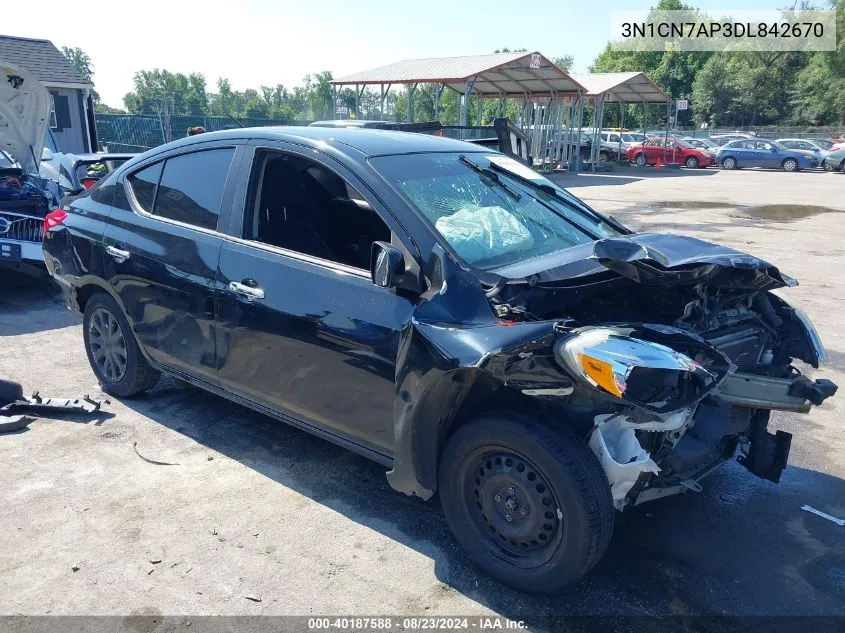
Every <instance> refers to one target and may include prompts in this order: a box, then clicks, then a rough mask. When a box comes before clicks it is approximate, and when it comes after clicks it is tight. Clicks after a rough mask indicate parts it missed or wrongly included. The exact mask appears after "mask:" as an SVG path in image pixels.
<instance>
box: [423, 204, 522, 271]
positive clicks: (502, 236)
mask: <svg viewBox="0 0 845 633" xmlns="http://www.w3.org/2000/svg"><path fill="white" fill-rule="evenodd" d="M434 226H435V227H436V228H437V230H438V231H439V232H440V234H441V235H442V236H443V237H444V238H445V239H446V241H447V242H449V244H450V245H451V247H452V248H454V249H455V251H456V252H457V253H458V255H460V256H461V257H462V258H463V259H464V260H466V261H467V262H469V263H473V262H477V261H481V260H485V259H489V258H491V257H495V256H497V255H502V254H504V253H509V252H513V251H520V250H524V249H529V248H531V246H532V245H533V242H534V240H533V238H532V237H531V233H530V232H529V231H528V229H527V228H525V225H524V224H522V223H521V222H520V221H519V220H517V219H516V218H515V217H514V216H513V215H511V214H510V213H508V212H507V211H506V210H505V209H503V208H502V207H476V208H474V209H461V210H460V211H457V212H455V213H453V214H452V215H444V216H442V217H440V218H438V220H437V222H435V224H434Z"/></svg>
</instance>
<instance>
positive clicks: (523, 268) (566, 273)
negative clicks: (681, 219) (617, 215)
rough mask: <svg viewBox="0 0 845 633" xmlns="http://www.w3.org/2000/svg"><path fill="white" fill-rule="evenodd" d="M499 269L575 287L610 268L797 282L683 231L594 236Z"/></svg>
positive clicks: (711, 279)
mask: <svg viewBox="0 0 845 633" xmlns="http://www.w3.org/2000/svg"><path fill="white" fill-rule="evenodd" d="M495 272H496V273H497V274H499V275H501V276H502V277H505V278H508V279H521V280H525V281H527V282H528V283H530V284H532V285H544V284H549V285H555V286H558V285H564V286H573V285H574V286H577V285H582V284H584V283H592V282H593V279H591V278H592V277H594V276H596V275H600V274H602V273H604V274H607V273H608V272H611V273H616V275H620V276H622V277H627V278H629V279H631V280H633V281H635V282H637V283H640V284H644V285H651V286H664V287H668V286H675V285H683V284H694V283H701V282H707V283H710V284H712V285H715V286H718V287H730V288H735V289H747V290H770V289H774V288H782V287H784V286H793V285H796V283H797V282H795V280H793V279H791V278H790V277H787V276H786V275H783V274H782V273H781V272H780V271H779V270H778V269H777V268H776V267H775V266H773V265H772V264H770V263H769V262H767V261H764V260H762V259H758V258H757V257H753V256H751V255H748V254H746V253H743V252H741V251H737V250H734V249H732V248H728V247H727V246H721V245H719V244H713V243H711V242H705V241H704V240H699V239H697V238H694V237H687V236H683V235H666V234H662V233H642V234H639V235H626V236H621V237H616V238H610V239H603V240H598V241H596V242H589V243H587V244H581V245H579V246H575V247H572V248H568V249H565V250H562V251H558V252H555V253H551V254H549V255H545V256H543V257H537V258H534V259H531V260H527V261H525V262H520V263H518V264H514V265H512V266H507V267H503V268H500V269H498V270H496V271H495Z"/></svg>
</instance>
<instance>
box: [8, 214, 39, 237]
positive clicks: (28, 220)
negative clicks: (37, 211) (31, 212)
mask: <svg viewBox="0 0 845 633" xmlns="http://www.w3.org/2000/svg"><path fill="white" fill-rule="evenodd" d="M43 239H44V220H43V219H41V218H34V217H32V216H28V215H20V214H18V213H0V240H19V241H22V242H41V241H42V240H43Z"/></svg>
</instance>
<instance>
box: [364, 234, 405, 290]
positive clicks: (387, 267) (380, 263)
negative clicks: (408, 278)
mask: <svg viewBox="0 0 845 633" xmlns="http://www.w3.org/2000/svg"><path fill="white" fill-rule="evenodd" d="M404 273H405V258H404V257H403V256H402V253H401V252H400V251H399V249H398V248H396V247H395V246H391V245H390V244H388V243H387V242H373V245H372V247H371V249H370V278H371V279H372V280H373V283H374V284H375V285H377V286H379V287H381V288H395V287H396V286H398V285H399V282H400V281H401V280H402V275H403V274H404Z"/></svg>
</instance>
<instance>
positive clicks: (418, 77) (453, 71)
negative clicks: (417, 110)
mask: <svg viewBox="0 0 845 633" xmlns="http://www.w3.org/2000/svg"><path fill="white" fill-rule="evenodd" d="M473 80H475V85H474V87H475V91H476V93H478V94H483V95H490V96H498V95H515V96H522V95H524V94H526V93H530V94H535V95H536V94H540V93H542V94H551V93H557V94H561V93H563V94H566V93H569V94H571V93H577V92H578V91H582V90H583V87H582V86H581V85H579V83H578V82H577V81H575V80H573V79H572V77H571V76H570V75H569V74H567V73H566V71H564V70H562V69H560V68H558V67H557V66H555V65H554V64H553V63H552V62H551V61H549V60H548V58H546V57H544V56H543V55H541V54H540V53H537V52H533V53H531V52H526V51H520V52H515V53H491V54H488V55H463V56H460V57H433V58H428V59H407V60H404V61H400V62H394V63H392V64H388V65H387V66H381V67H380V68H373V69H372V70H365V71H363V72H359V73H354V74H352V75H346V76H345V77H339V78H338V79H336V80H334V81H332V82H330V83H332V84H334V85H336V86H338V85H354V84H358V85H373V84H416V83H439V84H445V85H446V86H448V87H450V88H452V89H454V90H456V91H458V92H463V91H464V86H465V85H466V83H467V82H471V81H473Z"/></svg>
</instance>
